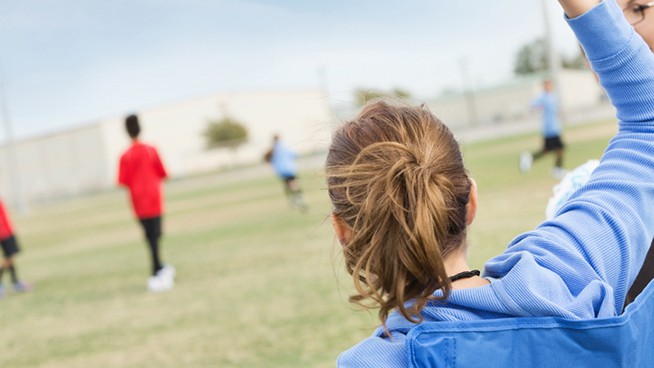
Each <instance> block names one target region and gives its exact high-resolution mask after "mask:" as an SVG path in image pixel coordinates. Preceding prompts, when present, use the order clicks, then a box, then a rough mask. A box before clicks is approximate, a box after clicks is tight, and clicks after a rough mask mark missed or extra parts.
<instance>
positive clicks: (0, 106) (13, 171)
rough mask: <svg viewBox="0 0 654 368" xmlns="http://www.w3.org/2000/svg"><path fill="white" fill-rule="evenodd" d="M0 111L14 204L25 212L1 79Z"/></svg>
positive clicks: (5, 94)
mask: <svg viewBox="0 0 654 368" xmlns="http://www.w3.org/2000/svg"><path fill="white" fill-rule="evenodd" d="M0 112H2V114H1V116H2V122H3V123H4V124H3V125H4V129H5V144H6V145H7V158H8V161H9V172H8V176H9V178H10V181H11V194H12V196H13V205H14V207H15V208H16V210H17V211H18V212H19V213H25V212H26V211H27V204H26V203H25V198H24V196H23V188H22V187H21V184H20V173H19V172H18V162H17V158H16V144H15V142H14V135H13V131H12V129H11V122H10V121H9V109H8V108H7V93H6V87H5V85H4V83H3V82H2V80H0ZM0 175H1V174H0Z"/></svg>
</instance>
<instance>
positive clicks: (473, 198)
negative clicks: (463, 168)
mask: <svg viewBox="0 0 654 368" xmlns="http://www.w3.org/2000/svg"><path fill="white" fill-rule="evenodd" d="M476 214H477V182H476V181H475V179H473V178H470V198H469V199H468V204H467V205H466V223H467V225H470V224H472V221H473V220H474V219H475V215H476Z"/></svg>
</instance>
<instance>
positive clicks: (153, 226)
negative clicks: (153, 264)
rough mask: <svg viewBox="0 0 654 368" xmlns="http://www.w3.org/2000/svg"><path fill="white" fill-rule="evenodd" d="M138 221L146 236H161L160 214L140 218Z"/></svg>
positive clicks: (156, 237)
mask: <svg viewBox="0 0 654 368" xmlns="http://www.w3.org/2000/svg"><path fill="white" fill-rule="evenodd" d="M139 221H141V226H143V231H144V233H145V237H146V238H148V239H158V238H159V237H160V236H161V216H157V217H151V218H142V219H139Z"/></svg>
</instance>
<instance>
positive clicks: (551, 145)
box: [544, 135, 563, 151]
mask: <svg viewBox="0 0 654 368" xmlns="http://www.w3.org/2000/svg"><path fill="white" fill-rule="evenodd" d="M544 145H545V146H544V149H545V151H554V150H557V149H563V142H562V141H561V137H560V136H558V135H557V136H555V137H546V138H545V142H544Z"/></svg>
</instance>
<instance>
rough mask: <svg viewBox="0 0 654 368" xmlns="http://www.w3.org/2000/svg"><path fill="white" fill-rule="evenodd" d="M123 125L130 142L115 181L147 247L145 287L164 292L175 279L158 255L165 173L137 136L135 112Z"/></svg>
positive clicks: (148, 148)
mask: <svg viewBox="0 0 654 368" xmlns="http://www.w3.org/2000/svg"><path fill="white" fill-rule="evenodd" d="M125 128H126V129H127V134H128V135H129V136H130V138H131V139H132V145H131V147H130V148H129V149H128V150H127V151H125V153H123V155H122V156H121V157H120V167H119V173H118V183H119V184H120V185H124V186H126V187H127V188H128V189H129V194H130V197H131V200H132V207H133V209H134V213H135V214H136V217H138V219H139V221H140V222H141V225H142V226H143V230H144V233H145V238H146V239H147V241H148V245H149V247H150V255H151V257H152V276H151V277H150V278H149V279H148V290H150V291H154V292H159V291H166V290H169V289H171V288H172V287H173V284H174V278H175V269H174V268H173V267H172V266H170V265H164V264H163V263H162V262H161V258H160V255H159V238H160V237H161V215H162V212H163V211H162V199H161V181H162V180H163V179H165V178H166V177H167V176H168V175H167V173H166V169H165V168H164V166H163V164H162V163H161V159H160V158H159V154H158V153H157V150H156V149H155V148H154V147H152V146H150V145H147V144H144V143H142V142H141V141H140V140H139V139H138V136H139V133H140V132H141V127H140V124H139V119H138V117H137V116H136V115H130V116H128V117H127V118H126V119H125Z"/></svg>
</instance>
